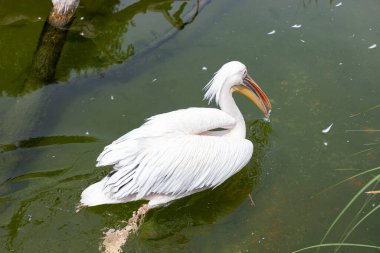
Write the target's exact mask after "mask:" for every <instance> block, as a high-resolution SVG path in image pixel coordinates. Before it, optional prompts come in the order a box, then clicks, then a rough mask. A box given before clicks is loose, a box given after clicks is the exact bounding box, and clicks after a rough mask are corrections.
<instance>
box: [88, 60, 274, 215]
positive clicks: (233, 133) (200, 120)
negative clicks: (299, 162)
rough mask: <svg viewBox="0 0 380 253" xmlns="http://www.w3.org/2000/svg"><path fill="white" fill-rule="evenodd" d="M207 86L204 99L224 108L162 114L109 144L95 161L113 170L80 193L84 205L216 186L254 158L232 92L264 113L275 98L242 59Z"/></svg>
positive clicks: (165, 198) (159, 201)
mask: <svg viewBox="0 0 380 253" xmlns="http://www.w3.org/2000/svg"><path fill="white" fill-rule="evenodd" d="M205 90H206V94H205V96H204V99H208V101H209V103H210V102H211V101H212V100H213V99H214V100H215V102H216V104H217V105H219V107H220V110H219V109H215V108H188V109H182V110H176V111H172V112H168V113H163V114H159V115H156V116H153V117H151V118H149V119H147V120H146V122H145V123H144V124H143V125H142V126H140V127H139V128H136V129H134V130H132V131H130V132H128V133H127V134H125V135H124V136H122V137H120V138H119V139H117V140H116V141H114V142H112V143H111V144H110V145H108V146H107V147H105V148H104V150H103V152H102V153H101V154H100V155H99V157H98V159H97V165H96V166H106V165H113V170H112V171H111V172H110V173H109V174H108V175H107V176H106V177H105V178H103V179H102V180H101V181H99V182H97V183H95V184H92V185H90V186H89V187H87V188H86V189H85V190H84V191H83V192H82V197H81V205H82V206H95V205H101V204H113V203H123V202H129V201H135V200H140V199H145V200H148V201H149V202H148V208H149V209H150V208H154V207H158V206H162V205H165V204H167V203H169V202H170V201H173V200H175V199H179V198H182V197H185V196H188V195H190V194H193V193H195V192H199V191H203V190H206V189H210V188H215V187H217V186H218V185H220V184H222V183H223V182H224V181H226V180H227V179H228V178H229V177H231V176H232V175H234V174H235V173H237V172H238V171H240V170H241V169H242V168H243V167H244V166H245V165H246V164H247V163H248V161H249V160H250V159H251V157H252V152H253V144H252V142H250V141H249V140H247V139H245V135H246V129H245V122H244V119H243V115H242V114H241V112H240V111H239V109H238V107H237V106H236V104H235V101H234V99H233V97H232V93H233V92H234V91H237V92H239V93H241V94H243V95H245V96H247V97H248V98H249V99H250V100H251V101H252V102H253V103H255V104H256V105H257V106H258V107H259V109H260V110H261V111H262V112H263V113H264V114H265V117H269V113H270V111H271V109H272V106H271V103H270V101H269V99H268V97H267V96H266V94H265V93H264V92H263V91H262V90H261V88H260V87H259V86H258V85H257V84H256V83H255V82H254V81H253V80H252V78H251V77H250V76H249V75H248V73H247V69H246V67H245V66H244V64H242V63H241V62H238V61H232V62H228V63H226V64H224V65H223V66H222V67H221V68H220V70H219V71H218V72H217V73H216V74H215V76H214V78H213V79H212V80H211V81H210V82H209V83H208V84H207V85H206V86H205ZM213 130H214V131H213ZM215 130H219V131H215Z"/></svg>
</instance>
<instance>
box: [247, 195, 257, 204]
mask: <svg viewBox="0 0 380 253" xmlns="http://www.w3.org/2000/svg"><path fill="white" fill-rule="evenodd" d="M248 198H249V200H250V201H251V206H253V207H254V206H256V205H255V202H254V201H253V199H252V195H251V194H250V193H249V194H248Z"/></svg>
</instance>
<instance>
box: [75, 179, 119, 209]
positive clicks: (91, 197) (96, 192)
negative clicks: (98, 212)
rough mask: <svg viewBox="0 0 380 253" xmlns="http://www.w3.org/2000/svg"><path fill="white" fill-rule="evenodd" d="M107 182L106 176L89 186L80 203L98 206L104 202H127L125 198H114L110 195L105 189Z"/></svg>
mask: <svg viewBox="0 0 380 253" xmlns="http://www.w3.org/2000/svg"><path fill="white" fill-rule="evenodd" d="M105 182H106V178H103V179H102V180H101V181H99V182H97V183H95V184H92V185H90V186H89V187H87V188H86V189H85V190H84V191H83V192H82V195H81V200H80V205H81V206H97V205H103V204H116V203H123V202H126V200H125V199H114V198H110V197H108V196H107V195H106V194H105V193H104V191H103V189H104V183H105Z"/></svg>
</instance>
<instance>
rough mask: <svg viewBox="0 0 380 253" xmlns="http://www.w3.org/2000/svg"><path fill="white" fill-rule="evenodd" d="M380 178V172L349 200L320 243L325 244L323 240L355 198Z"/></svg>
mask: <svg viewBox="0 0 380 253" xmlns="http://www.w3.org/2000/svg"><path fill="white" fill-rule="evenodd" d="M379 179H380V174H379V175H377V176H376V177H374V178H373V179H371V180H370V181H369V182H368V183H367V184H366V185H364V186H363V187H362V188H361V189H360V190H359V191H358V192H357V193H356V194H355V196H354V197H353V198H352V199H351V200H350V202H348V204H347V205H346V206H345V207H344V208H343V210H342V211H341V212H340V213H339V215H338V216H337V217H336V218H335V220H334V221H333V223H332V224H331V225H330V227H329V228H328V230H327V231H326V233H325V235H324V236H323V238H322V240H321V242H320V244H323V242H324V241H325V240H326V237H327V236H328V235H329V234H330V232H331V230H332V229H333V227H334V226H335V224H336V223H337V222H338V221H339V219H340V218H341V217H342V216H343V214H344V213H345V212H346V211H347V209H348V208H349V207H350V206H351V205H352V203H354V202H355V200H356V199H357V198H358V197H359V196H360V195H361V194H362V193H363V192H364V191H365V190H366V189H367V188H368V187H369V186H370V185H371V184H373V183H374V182H376V181H377V180H379Z"/></svg>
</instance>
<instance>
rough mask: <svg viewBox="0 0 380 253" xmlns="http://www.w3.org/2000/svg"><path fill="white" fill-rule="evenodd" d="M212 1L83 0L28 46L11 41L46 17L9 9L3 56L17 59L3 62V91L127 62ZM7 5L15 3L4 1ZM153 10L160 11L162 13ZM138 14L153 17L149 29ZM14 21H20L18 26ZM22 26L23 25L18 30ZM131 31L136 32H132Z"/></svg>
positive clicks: (30, 88)
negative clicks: (72, 14)
mask: <svg viewBox="0 0 380 253" xmlns="http://www.w3.org/2000/svg"><path fill="white" fill-rule="evenodd" d="M207 2H208V0H190V1H181V2H179V1H175V0H167V1H154V0H141V1H137V2H135V3H132V4H128V5H127V6H126V3H124V2H122V1H103V0H97V1H85V0H84V1H81V5H80V8H79V10H78V11H77V14H76V16H77V18H76V19H75V20H74V21H73V22H72V24H71V23H69V24H67V25H66V26H65V27H64V28H63V29H57V28H54V27H52V26H51V25H49V23H48V22H45V24H44V26H43V29H42V32H41V33H40V36H39V39H38V41H35V42H36V43H37V44H34V45H33V43H27V44H23V48H20V46H19V45H17V44H14V43H13V42H12V43H10V41H14V40H17V39H21V40H22V39H23V36H25V34H26V33H29V32H32V31H34V32H36V31H37V29H36V28H38V26H40V21H42V20H43V19H44V18H43V17H41V16H38V15H39V14H40V13H39V14H37V15H35V14H31V13H28V11H25V13H20V12H16V13H13V14H8V15H7V16H6V17H5V18H4V20H0V23H1V24H2V25H3V26H2V27H0V28H1V30H3V32H2V31H1V30H0V32H2V33H3V34H4V35H5V37H4V35H2V37H3V39H0V41H2V43H1V44H3V45H2V46H1V47H0V49H1V50H0V55H1V54H3V56H5V57H2V58H4V59H5V58H8V59H12V61H13V62H14V64H9V62H8V61H3V62H1V63H0V78H1V79H2V80H0V81H1V82H0V93H4V92H5V93H6V94H8V95H10V96H17V95H23V94H25V93H29V92H31V91H33V90H36V89H38V88H40V87H42V86H44V85H47V84H51V83H53V82H56V81H65V80H67V79H68V78H69V77H70V76H71V74H72V73H73V72H72V70H75V71H76V72H77V73H88V72H90V73H91V72H93V71H94V69H101V68H105V67H108V66H110V65H113V64H120V63H123V62H125V61H126V60H128V59H129V58H130V57H131V56H133V55H136V54H139V53H142V52H144V51H145V50H146V49H147V48H150V47H154V46H157V45H159V44H160V43H162V42H163V41H165V40H167V39H168V38H169V37H170V36H173V35H174V34H175V33H176V32H177V31H178V30H180V29H183V28H184V27H185V26H186V25H187V24H190V23H191V22H192V21H193V20H194V19H195V18H196V16H197V14H198V12H199V10H200V9H201V8H202V7H204V6H205V5H206V3H207ZM4 8H5V10H7V9H8V8H9V9H11V8H12V7H11V6H9V7H8V6H7V5H6V4H5V6H4ZM1 9H3V8H1ZM152 13H159V16H160V17H157V16H155V15H152ZM139 15H144V19H145V20H146V21H148V25H149V26H148V30H147V28H144V25H145V24H144V25H141V26H139V22H140V21H141V20H142V19H141V18H140V16H139ZM37 16H38V17H37ZM20 20H22V23H20ZM146 21H144V22H146ZM15 22H16V23H18V24H19V25H18V26H16V27H15V25H14V24H15ZM20 26H21V28H22V29H16V28H20ZM70 26H71V27H70ZM130 31H132V32H133V34H129V33H130ZM36 35H37V34H34V38H35V39H36V38H37V36H36ZM28 37H30V36H28ZM31 41H34V40H31ZM36 48H37V49H36ZM18 51H23V52H25V53H18ZM9 52H14V53H12V54H10V53H9ZM33 52H34V56H33V57H32V58H31V57H30V56H31V54H33ZM10 56H11V57H10ZM32 59H33V60H32ZM15 67H16V68H15ZM9 68H12V69H9ZM8 69H9V70H8ZM15 69H17V71H14V70H15Z"/></svg>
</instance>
